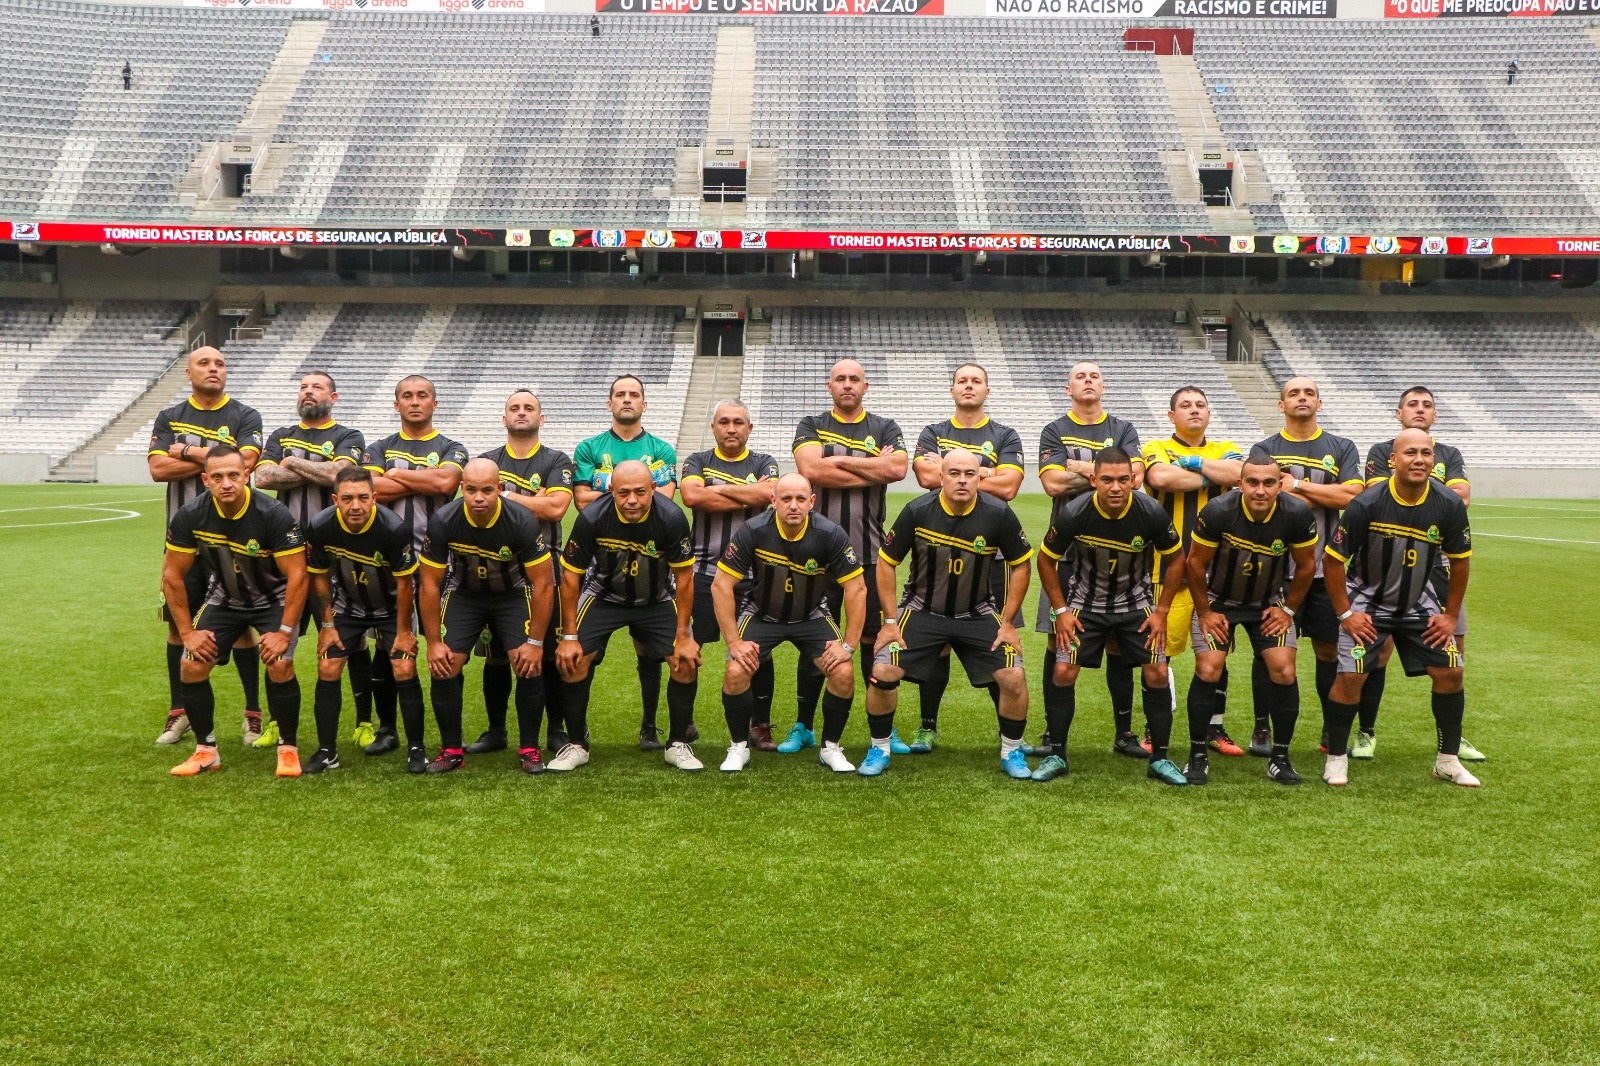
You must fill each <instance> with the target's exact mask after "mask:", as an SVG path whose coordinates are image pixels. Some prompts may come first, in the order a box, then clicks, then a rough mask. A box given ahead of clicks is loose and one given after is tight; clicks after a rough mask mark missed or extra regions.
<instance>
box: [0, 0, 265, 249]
mask: <svg viewBox="0 0 1600 1066" xmlns="http://www.w3.org/2000/svg"><path fill="white" fill-rule="evenodd" d="M0 25H3V26H4V27H5V30H4V32H3V33H0V114H4V116H5V119H4V121H3V122H0V213H3V214H6V215H20V216H21V217H27V218H34V217H44V218H92V219H100V220H108V221H119V220H128V219H176V218H181V217H183V216H184V214H185V212H183V211H182V210H181V209H180V207H179V205H178V200H177V194H176V190H177V183H178V181H179V180H180V179H181V178H182V177H183V175H184V173H185V171H187V169H188V167H189V164H190V163H191V161H192V160H193V159H194V157H195V154H196V153H197V152H198V150H199V148H200V145H201V143H202V142H204V141H207V140H215V139H218V138H221V137H226V136H228V135H230V134H231V133H232V131H233V129H234V127H235V125H236V124H237V123H238V121H239V120H240V118H241V117H242V116H243V115H244V113H245V109H246V107H247V105H248V104H249V102H250V98H251V96H252V95H253V94H254V92H255V90H256V86H257V85H258V84H259V83H260V81H261V79H262V77H263V75H265V73H266V71H267V67H268V65H269V64H270V63H271V62H272V57H273V54H274V53H275V51H276V50H277V47H278V42H279V41H280V40H282V38H283V35H284V32H285V31H286V29H287V28H288V25H289V17H288V15H287V14H282V13H275V12H243V11H207V12H194V11H184V10H181V9H172V8H137V7H124V6H120V5H91V4H74V3H44V2H38V3H32V2H28V0H4V2H0ZM222 56H226V60H227V61H226V62H218V61H217V60H218V58H219V57H222ZM124 62H127V63H129V64H130V65H131V66H132V68H133V71H134V88H133V90H131V91H124V90H123V88H122V75H121V70H122V65H123V63H124Z"/></svg>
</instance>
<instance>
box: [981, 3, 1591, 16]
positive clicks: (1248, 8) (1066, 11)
mask: <svg viewBox="0 0 1600 1066" xmlns="http://www.w3.org/2000/svg"><path fill="white" fill-rule="evenodd" d="M1388 2H1389V3H1396V2H1400V0H1388ZM1419 2H1427V0H1419ZM1586 2H1588V3H1600V0H1586ZM984 5H985V6H984V11H985V13H986V14H988V15H993V16H998V17H1004V16H1013V17H1021V18H1073V19H1093V18H1106V19H1161V18H1175V19H1208V18H1237V19H1246V18H1248V19H1332V18H1338V17H1339V0H984Z"/></svg>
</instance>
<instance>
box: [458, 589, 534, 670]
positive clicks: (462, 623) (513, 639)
mask: <svg viewBox="0 0 1600 1066" xmlns="http://www.w3.org/2000/svg"><path fill="white" fill-rule="evenodd" d="M485 629H487V630H488V631H489V634H490V638H491V639H492V640H494V641H495V642H496V643H498V644H499V645H500V646H501V647H503V648H515V647H517V646H518V645H520V644H524V643H526V642H527V640H528V636H529V634H528V591H527V590H526V589H522V590H518V591H513V592H502V593H500V594H498V595H493V596H485V595H482V594H475V593H471V592H463V591H462V590H461V589H452V590H451V591H449V592H447V593H445V595H444V618H443V619H442V621H441V623H440V626H439V635H440V636H441V637H443V638H444V642H445V645H446V646H448V647H449V649H450V650H451V651H453V652H455V653H456V654H457V655H465V654H467V653H469V652H471V651H472V649H473V647H474V646H475V645H476V644H477V643H478V641H479V639H480V638H481V637H482V636H483V631H484V630H485ZM547 646H548V645H547Z"/></svg>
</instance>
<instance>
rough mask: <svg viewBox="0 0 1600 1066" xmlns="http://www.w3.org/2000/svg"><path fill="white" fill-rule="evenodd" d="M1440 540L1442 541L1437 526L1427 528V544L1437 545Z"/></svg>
mask: <svg viewBox="0 0 1600 1066" xmlns="http://www.w3.org/2000/svg"><path fill="white" fill-rule="evenodd" d="M1441 539H1443V538H1442V537H1441V536H1440V534H1439V527H1438V526H1429V527H1428V543H1429V544H1437V543H1439V541H1440V540H1441Z"/></svg>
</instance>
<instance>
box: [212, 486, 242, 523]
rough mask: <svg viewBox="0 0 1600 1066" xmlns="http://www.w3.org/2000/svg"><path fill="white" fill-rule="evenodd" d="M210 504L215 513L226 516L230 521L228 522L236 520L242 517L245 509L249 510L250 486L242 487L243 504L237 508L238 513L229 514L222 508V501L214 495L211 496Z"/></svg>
mask: <svg viewBox="0 0 1600 1066" xmlns="http://www.w3.org/2000/svg"><path fill="white" fill-rule="evenodd" d="M211 506H213V507H215V508H216V509H217V514H219V515H221V516H222V517H223V518H226V519H227V520H228V521H230V522H236V521H238V520H239V519H241V518H243V517H244V513H245V512H246V511H248V510H250V486H249V485H246V486H245V487H244V506H243V507H241V508H239V513H238V514H236V515H230V514H228V512H226V511H224V510H223V509H222V501H221V500H219V499H217V498H216V497H215V496H213V497H211Z"/></svg>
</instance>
